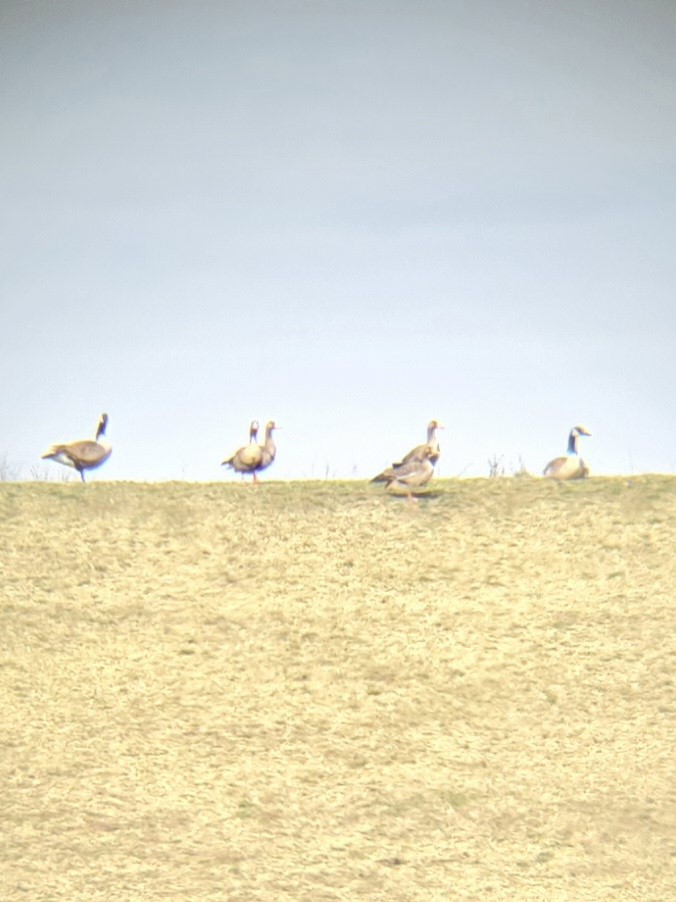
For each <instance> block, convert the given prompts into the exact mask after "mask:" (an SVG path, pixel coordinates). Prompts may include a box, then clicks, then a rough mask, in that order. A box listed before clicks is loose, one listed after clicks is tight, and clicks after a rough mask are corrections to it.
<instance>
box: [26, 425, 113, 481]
mask: <svg viewBox="0 0 676 902" xmlns="http://www.w3.org/2000/svg"><path fill="white" fill-rule="evenodd" d="M107 425H108V414H107V413H102V414H101V417H100V419H99V423H98V426H97V427H96V438H94V439H83V440H82V441H79V442H69V443H68V444H66V445H52V446H51V448H49V449H48V450H47V451H45V453H44V454H43V455H42V458H43V460H45V459H49V460H55V461H56V462H57V463H60V464H64V466H66V467H73V468H74V469H76V470H77V471H78V473H79V474H80V476H81V477H82V481H83V482H84V481H85V476H84V471H85V470H95V469H96V468H97V467H100V466H101V464H103V463H105V462H106V461H107V460H108V458H109V457H110V455H111V453H112V451H113V449H112V446H111V444H110V442H109V441H108V440H107V439H106V436H105V432H106V426H107Z"/></svg>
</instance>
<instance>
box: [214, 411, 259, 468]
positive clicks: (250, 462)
mask: <svg viewBox="0 0 676 902" xmlns="http://www.w3.org/2000/svg"><path fill="white" fill-rule="evenodd" d="M262 460H263V449H262V448H261V446H260V445H259V444H258V423H257V422H256V420H253V421H252V423H251V425H250V427H249V444H248V445H244V446H243V447H241V448H238V449H237V451H235V453H234V454H233V455H232V456H231V457H228V458H226V460H224V461H223V462H222V463H221V466H222V467H231V469H233V470H235V472H236V473H241V474H242V475H246V474H247V473H250V474H251V475H252V476H253V481H254V482H257V481H258V477H257V476H256V471H257V470H258V469H259V467H260V465H261V462H262Z"/></svg>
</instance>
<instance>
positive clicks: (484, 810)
mask: <svg viewBox="0 0 676 902" xmlns="http://www.w3.org/2000/svg"><path fill="white" fill-rule="evenodd" d="M675 545H676V478H672V477H661V476H649V477H638V478H634V479H631V480H627V479H590V480H588V481H587V482H583V483H579V484H552V483H549V482H547V481H544V480H529V479H495V480H471V481H464V480H458V481H451V480H448V481H442V480H436V481H433V482H432V483H431V485H430V491H429V493H428V495H427V496H426V497H425V498H421V499H420V501H419V502H418V503H416V504H411V503H409V502H407V501H405V500H403V499H398V498H391V497H387V496H386V495H385V494H384V493H383V492H382V489H381V488H380V487H374V486H366V485H363V484H361V483H266V484H263V485H262V486H260V487H259V488H251V487H245V486H243V485H239V484H233V483H229V484H210V485H196V484H185V483H170V484H162V485H143V484H131V483H105V482H91V483H88V484H86V485H81V484H75V483H71V484H56V483H23V484H2V485H0V705H1V716H2V730H1V731H0V776H1V779H2V787H3V789H2V814H1V817H0V830H1V831H2V842H0V899H2V900H15V899H21V900H29V902H38V900H69V902H78V900H87V902H94V900H97V902H98V900H107V902H111V900H125V902H133V900H144V902H145V900H200V902H201V900H221V899H223V900H233V902H240V900H241V902H251V900H282V899H288V900H303V902H304V900H308V902H309V900H313V902H316V900H353V899H362V898H368V899H374V900H376V899H378V900H388V902H397V900H425V902H434V900H456V899H458V900H465V899H467V900H477V899H482V898H483V897H487V898H490V899H496V900H498V899H499V900H503V899H504V900H548V902H549V900H571V902H586V900H601V899H603V900H613V902H617V900H660V902H664V900H669V899H674V898H676V877H675V869H674V864H675V855H676V763H675V762H676V758H675V751H674V740H675V738H676V729H675V723H676V719H675V718H676V705H675V693H674V678H675V674H676V644H675V641H674V636H675V635H676V610H675V605H674V598H675V594H676V590H675V586H676V566H675V564H674V549H675Z"/></svg>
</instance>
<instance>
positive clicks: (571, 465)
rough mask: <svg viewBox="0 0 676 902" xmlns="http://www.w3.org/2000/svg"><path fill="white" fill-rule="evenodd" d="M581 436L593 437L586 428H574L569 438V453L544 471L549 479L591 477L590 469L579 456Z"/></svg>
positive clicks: (551, 461)
mask: <svg viewBox="0 0 676 902" xmlns="http://www.w3.org/2000/svg"><path fill="white" fill-rule="evenodd" d="M581 435H591V432H589V430H588V429H585V427H584V426H573V428H572V429H571V430H570V435H569V436H568V452H567V454H566V456H565V457H555V458H554V460H550V461H549V463H548V464H547V466H546V467H545V469H544V471H543V475H544V476H547V477H548V478H549V479H584V478H585V477H586V476H589V467H588V466H587V465H586V464H585V462H584V461H583V460H582V458H581V457H580V456H579V455H578V450H577V446H578V439H579V438H580V436H581Z"/></svg>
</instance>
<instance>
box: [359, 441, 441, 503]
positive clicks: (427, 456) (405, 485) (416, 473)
mask: <svg viewBox="0 0 676 902" xmlns="http://www.w3.org/2000/svg"><path fill="white" fill-rule="evenodd" d="M433 456H434V449H433V448H432V447H431V446H429V445H426V446H424V448H423V451H422V452H421V455H420V457H419V458H418V457H415V458H411V459H410V460H408V461H402V462H401V463H399V464H396V465H395V466H393V467H388V468H387V469H386V470H383V472H382V473H379V474H378V475H377V476H374V477H373V479H372V480H371V482H384V483H385V488H386V489H387V490H388V491H392V492H405V493H406V494H407V495H408V496H409V497H412V495H413V490H414V489H419V488H422V486H424V485H427V483H428V482H429V481H430V479H431V478H432V476H433V475H434V463H433V462H432V457H433Z"/></svg>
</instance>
